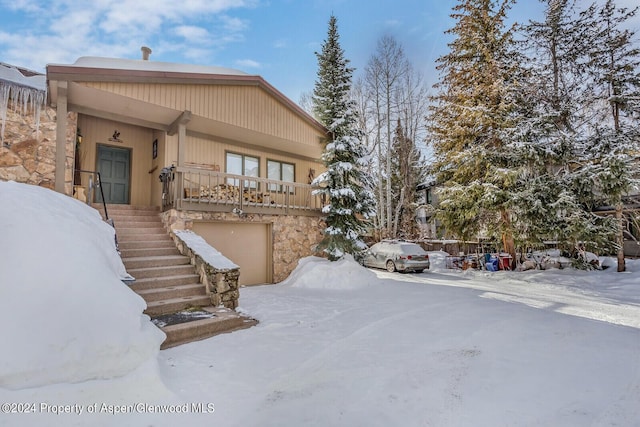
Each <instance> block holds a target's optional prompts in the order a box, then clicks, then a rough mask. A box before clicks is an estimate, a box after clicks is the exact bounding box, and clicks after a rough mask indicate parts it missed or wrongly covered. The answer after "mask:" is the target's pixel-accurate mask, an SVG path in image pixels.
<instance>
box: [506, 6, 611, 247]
mask: <svg viewBox="0 0 640 427" xmlns="http://www.w3.org/2000/svg"><path fill="white" fill-rule="evenodd" d="M541 1H543V2H544V3H545V4H546V5H547V7H546V11H545V20H544V21H542V22H531V23H530V24H529V25H528V26H527V27H526V28H525V34H526V36H527V42H528V47H529V49H528V51H530V52H532V54H533V56H532V57H530V58H529V59H530V61H529V62H530V65H529V67H528V70H527V84H526V85H525V86H524V88H523V90H522V91H521V92H520V98H519V104H520V108H521V109H522V111H521V115H522V116H523V117H526V118H527V119H526V120H524V121H523V122H522V123H521V125H520V126H519V132H520V133H519V134H518V135H517V137H516V138H514V141H516V144H517V145H518V147H517V151H518V152H519V156H520V157H521V160H522V165H521V172H520V173H519V177H518V186H519V187H520V188H521V191H519V192H517V193H515V194H514V203H513V206H514V213H515V216H516V217H517V221H516V228H517V232H516V233H517V234H518V236H519V239H520V241H521V243H522V244H524V245H526V246H533V247H535V246H540V245H542V244H543V242H544V241H545V240H555V241H557V242H559V245H560V246H561V247H562V246H564V248H565V249H567V250H573V249H574V248H575V247H576V245H577V244H578V243H579V242H590V245H591V247H590V249H591V250H597V249H602V248H604V247H606V242H608V241H609V239H610V236H611V231H612V228H611V221H607V220H606V219H604V218H601V217H597V216H595V215H594V214H592V213H591V211H590V210H589V209H588V208H587V205H588V199H589V198H588V197H586V196H587V195H586V194H585V193H584V192H583V190H582V188H581V187H582V186H581V185H580V183H581V179H580V178H579V177H580V173H579V171H578V170H577V164H578V163H577V158H578V155H579V151H580V146H581V141H582V139H584V132H585V126H584V123H585V122H586V121H587V120H589V118H588V116H586V114H585V113H586V112H587V111H586V109H585V108H584V105H585V95H586V93H585V87H586V86H587V83H588V81H587V77H588V76H587V73H586V68H585V64H586V62H587V51H588V47H589V44H588V42H587V38H586V37H585V32H586V31H587V28H588V22H589V20H588V19H585V16H584V15H578V14H577V13H576V11H575V1H574V0H541Z"/></svg>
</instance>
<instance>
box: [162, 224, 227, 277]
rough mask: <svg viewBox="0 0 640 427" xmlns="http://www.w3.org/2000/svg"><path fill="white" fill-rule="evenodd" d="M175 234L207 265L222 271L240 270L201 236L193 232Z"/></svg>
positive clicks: (185, 231)
mask: <svg viewBox="0 0 640 427" xmlns="http://www.w3.org/2000/svg"><path fill="white" fill-rule="evenodd" d="M174 233H175V234H176V236H178V238H179V239H180V240H182V241H183V242H184V244H185V245H187V246H188V247H189V248H191V250H192V251H193V252H194V253H195V254H196V255H199V256H200V257H201V258H202V260H203V261H204V262H206V263H207V264H209V265H211V266H213V267H216V268H219V269H221V270H231V269H234V268H239V267H238V265H236V264H234V263H233V261H231V260H230V259H229V258H227V257H225V256H224V255H222V254H221V253H220V252H218V250H217V249H215V248H214V247H213V246H211V245H210V244H208V243H207V242H206V241H205V240H204V239H203V238H202V237H201V236H199V235H197V234H196V233H194V232H193V231H190V230H176V231H174Z"/></svg>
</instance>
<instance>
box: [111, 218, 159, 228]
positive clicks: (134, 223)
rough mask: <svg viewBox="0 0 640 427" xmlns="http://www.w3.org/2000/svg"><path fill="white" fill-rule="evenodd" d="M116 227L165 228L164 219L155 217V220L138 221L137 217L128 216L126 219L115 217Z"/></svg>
mask: <svg viewBox="0 0 640 427" xmlns="http://www.w3.org/2000/svg"><path fill="white" fill-rule="evenodd" d="M114 224H115V226H116V229H128V228H162V229H163V230H164V228H163V227H162V221H160V219H155V220H153V221H138V219H137V218H127V219H126V220H120V221H116V220H115V219H114Z"/></svg>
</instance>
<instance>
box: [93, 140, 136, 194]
mask: <svg viewBox="0 0 640 427" xmlns="http://www.w3.org/2000/svg"><path fill="white" fill-rule="evenodd" d="M98 172H100V179H101V180H102V192H103V193H104V200H105V201H106V202H107V203H120V204H128V203H129V186H130V182H129V178H130V176H131V151H130V150H129V149H127V148H119V147H108V146H106V145H98ZM96 201H97V202H99V203H102V197H101V194H100V189H99V188H98V189H96Z"/></svg>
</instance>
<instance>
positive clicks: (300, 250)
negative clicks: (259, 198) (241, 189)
mask: <svg viewBox="0 0 640 427" xmlns="http://www.w3.org/2000/svg"><path fill="white" fill-rule="evenodd" d="M162 217H163V221H164V223H165V226H167V228H169V229H171V230H190V229H191V228H192V226H193V221H194V220H195V221H201V220H204V221H229V222H261V223H271V224H272V233H273V236H272V238H273V281H274V283H278V282H281V281H283V280H284V279H286V278H287V277H289V274H291V272H292V271H293V270H294V269H295V268H296V266H297V265H298V261H299V260H300V259H301V258H304V257H307V256H310V255H313V250H312V248H313V247H315V246H316V245H317V244H318V243H319V242H320V240H322V229H323V224H324V223H323V220H322V218H320V217H314V216H289V215H265V214H247V215H245V216H243V217H242V218H240V217H238V216H237V215H235V214H232V213H226V212H184V211H177V210H175V209H171V210H168V211H166V212H164V213H163V214H162ZM223 255H224V254H223Z"/></svg>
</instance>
